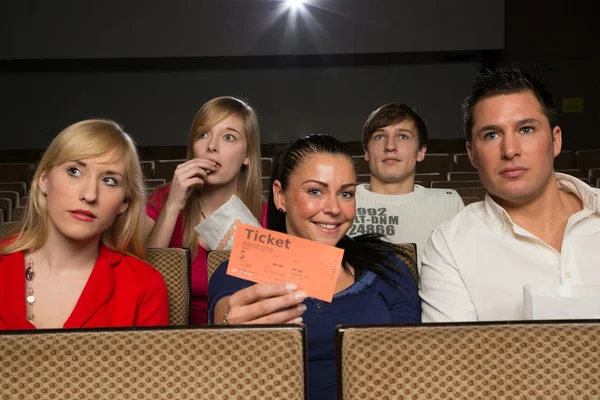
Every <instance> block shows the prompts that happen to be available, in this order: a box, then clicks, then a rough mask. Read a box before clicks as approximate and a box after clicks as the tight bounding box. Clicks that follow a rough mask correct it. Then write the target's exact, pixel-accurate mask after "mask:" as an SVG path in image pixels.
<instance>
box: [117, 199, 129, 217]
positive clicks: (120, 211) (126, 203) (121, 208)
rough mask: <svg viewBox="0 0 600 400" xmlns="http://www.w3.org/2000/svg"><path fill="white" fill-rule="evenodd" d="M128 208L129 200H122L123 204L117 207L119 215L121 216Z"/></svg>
mask: <svg viewBox="0 0 600 400" xmlns="http://www.w3.org/2000/svg"><path fill="white" fill-rule="evenodd" d="M128 208H129V199H128V198H127V197H126V198H125V199H123V204H121V207H119V214H123V213H124V212H125V211H127V209H128Z"/></svg>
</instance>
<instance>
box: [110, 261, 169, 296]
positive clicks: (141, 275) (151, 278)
mask: <svg viewBox="0 0 600 400" xmlns="http://www.w3.org/2000/svg"><path fill="white" fill-rule="evenodd" d="M115 254H118V253H115ZM118 256H120V257H121V259H120V261H119V263H118V270H120V271H122V272H126V275H127V277H128V278H130V279H132V280H133V281H135V282H136V283H137V284H138V287H139V288H140V289H144V290H145V289H147V288H148V287H152V286H155V285H162V284H164V278H163V276H162V274H161V273H160V271H158V270H157V269H156V268H154V267H153V266H152V265H150V264H149V263H147V262H146V261H143V260H140V259H139V258H137V257H134V256H130V255H124V254H118ZM119 275H121V276H125V274H119Z"/></svg>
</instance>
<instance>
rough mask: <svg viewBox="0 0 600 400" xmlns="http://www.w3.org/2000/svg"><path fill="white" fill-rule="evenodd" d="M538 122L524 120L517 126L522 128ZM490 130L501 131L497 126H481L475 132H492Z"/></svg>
mask: <svg viewBox="0 0 600 400" xmlns="http://www.w3.org/2000/svg"><path fill="white" fill-rule="evenodd" d="M539 122H540V121H538V120H537V119H535V118H525V119H522V120H520V121H517V126H523V125H527V124H539ZM492 130H494V131H501V130H502V128H501V127H500V126H498V125H485V126H482V127H481V128H480V129H479V130H478V131H477V133H478V134H479V133H482V132H483V131H492Z"/></svg>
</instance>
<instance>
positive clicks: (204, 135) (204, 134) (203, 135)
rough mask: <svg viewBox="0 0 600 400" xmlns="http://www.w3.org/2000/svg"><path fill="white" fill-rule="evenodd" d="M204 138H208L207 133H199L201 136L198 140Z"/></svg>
mask: <svg viewBox="0 0 600 400" xmlns="http://www.w3.org/2000/svg"><path fill="white" fill-rule="evenodd" d="M205 137H208V133H206V132H202V133H201V134H200V135H199V136H198V139H203V138H205Z"/></svg>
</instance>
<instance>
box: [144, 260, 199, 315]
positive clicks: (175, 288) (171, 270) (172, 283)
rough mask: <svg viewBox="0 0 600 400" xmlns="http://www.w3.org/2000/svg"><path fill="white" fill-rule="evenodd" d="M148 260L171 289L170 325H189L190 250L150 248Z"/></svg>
mask: <svg viewBox="0 0 600 400" xmlns="http://www.w3.org/2000/svg"><path fill="white" fill-rule="evenodd" d="M146 261H147V262H148V263H149V264H151V265H152V266H153V267H154V268H156V269H157V270H158V271H160V273H161V274H162V275H163V278H164V279H165V283H166V284H167V289H168V290H169V325H187V324H188V318H189V310H190V290H191V289H190V285H191V283H190V268H191V265H190V251H189V250H188V249H177V248H163V249H148V251H147V253H146Z"/></svg>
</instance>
